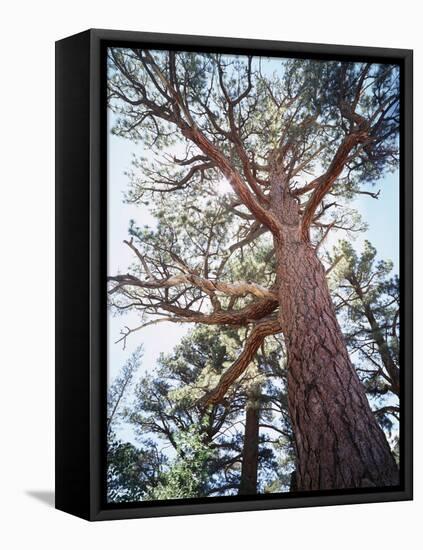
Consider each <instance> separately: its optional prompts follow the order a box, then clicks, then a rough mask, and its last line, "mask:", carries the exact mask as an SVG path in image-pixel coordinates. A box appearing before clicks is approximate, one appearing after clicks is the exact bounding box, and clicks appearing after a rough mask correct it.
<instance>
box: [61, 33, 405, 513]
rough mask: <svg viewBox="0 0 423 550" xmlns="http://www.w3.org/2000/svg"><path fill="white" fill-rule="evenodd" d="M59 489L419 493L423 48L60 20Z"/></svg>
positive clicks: (211, 501) (361, 498)
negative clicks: (416, 403) (97, 26)
mask: <svg viewBox="0 0 423 550" xmlns="http://www.w3.org/2000/svg"><path fill="white" fill-rule="evenodd" d="M56 121H57V122H56V214H57V216H56V219H57V223H56V242H57V246H56V258H57V271H56V289H57V291H56V292H57V299H56V308H57V315H56V327H57V328H56V348H57V355H56V506H57V508H59V509H61V510H64V511H66V512H70V513H72V514H75V515H78V516H81V517H83V518H86V519H89V520H104V519H117V518H134V517H147V516H165V515H175V514H198V513H205V512H207V513H210V512H225V511H241V510H265V509H270V508H286V507H299V506H315V505H333V504H348V503H365V502H381V501H394V500H408V499H411V498H412V52H411V51H409V50H393V49H381V48H365V47H353V46H329V45H321V44H295V43H286V42H268V41H257V40H240V39H231V38H211V37H199V36H181V35H162V34H148V33H135V32H134V33H133V32H119V31H105V30H90V31H86V32H84V33H81V34H78V35H75V36H72V37H69V38H66V39H64V40H61V41H59V42H57V44H56Z"/></svg>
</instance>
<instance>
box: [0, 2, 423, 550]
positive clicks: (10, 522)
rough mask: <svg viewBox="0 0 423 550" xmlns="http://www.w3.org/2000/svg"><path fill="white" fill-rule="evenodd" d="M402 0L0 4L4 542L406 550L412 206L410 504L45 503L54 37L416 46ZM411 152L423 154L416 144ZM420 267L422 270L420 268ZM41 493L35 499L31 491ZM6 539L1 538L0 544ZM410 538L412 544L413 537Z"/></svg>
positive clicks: (418, 93) (413, 523) (415, 31)
mask: <svg viewBox="0 0 423 550" xmlns="http://www.w3.org/2000/svg"><path fill="white" fill-rule="evenodd" d="M418 5H419V3H418V2H416V1H413V0H402V1H401V2H398V1H391V0H384V1H380V0H377V1H375V0H373V1H370V0H353V1H350V2H348V1H347V2H341V1H340V0H338V1H336V0H307V1H306V0H302V1H301V0H298V1H296V2H289V3H288V2H284V1H283V0H276V1H271V0H261V1H260V2H257V1H255V2H250V1H248V0H237V1H235V0H232V1H230V0H223V1H221V0H210V1H208V2H204V1H202V2H201V1H199V0H197V1H183V0H179V1H175V0H161V1H155V2H143V1H141V0H137V1H129V0H115V1H111V0H91V1H89V0H83V1H81V0H72V1H68V2H66V1H62V2H61V1H56V2H47V1H46V0H38V1H29V0H28V1H25V2H19V1H15V2H4V3H3V5H2V15H1V23H0V25H1V32H0V41H1V49H0V55H1V63H0V82H1V83H0V94H1V99H0V141H1V147H0V158H1V161H0V171H1V178H0V185H1V188H0V189H1V191H0V193H1V194H0V224H1V228H0V241H1V242H0V262H1V263H0V265H1V268H0V277H1V281H0V310H1V325H0V337H1V342H2V343H1V346H0V354H1V361H0V368H1V371H0V408H1V410H0V422H1V430H0V442H1V443H0V445H1V450H0V462H1V466H0V508H1V511H0V524H1V525H2V527H1V528H0V544H2V547H3V548H7V549H14V548H30V547H31V548H46V549H50V548H63V549H68V548H69V549H70V548H72V549H75V548H88V547H89V545H90V546H91V545H92V546H91V547H94V545H95V546H96V547H97V548H101V549H109V548H120V549H122V548H127V547H138V548H141V547H144V548H151V547H154V548H158V549H162V548H172V549H173V548H176V549H179V548H184V549H186V550H188V549H191V548H193V549H194V548H196V549H197V548H201V550H207V549H209V548H213V549H214V550H216V548H217V549H222V550H223V549H225V550H226V549H228V550H230V549H231V548H239V547H243V548H247V549H250V548H257V547H259V548H291V549H292V548H297V547H299V548H307V547H310V548H311V547H312V548H314V549H320V548H322V549H323V548H325V549H327V550H330V549H335V548H336V549H338V548H342V549H343V550H348V549H350V548H354V549H355V548H395V547H398V546H399V545H400V544H401V543H403V544H405V545H409V546H410V548H417V547H418V545H419V542H417V541H419V540H420V543H421V521H422V517H423V516H422V512H423V506H422V490H423V486H422V478H423V474H422V469H423V460H422V438H421V436H420V434H421V433H422V425H423V413H422V407H421V406H420V404H421V401H420V399H419V395H420V391H421V388H422V375H421V371H420V366H421V352H420V350H419V347H418V346H419V343H420V341H421V336H420V334H421V331H422V328H423V327H422V321H421V316H420V315H419V314H418V312H419V306H420V305H421V299H422V292H421V289H420V288H419V286H417V285H418V284H419V283H420V280H421V273H422V259H421V254H419V252H418V248H419V243H421V240H422V237H423V234H422V221H421V220H422V216H421V214H419V210H417V209H416V238H415V242H416V258H415V269H416V283H417V285H416V292H415V295H416V308H415V309H416V311H417V315H416V319H415V323H416V325H415V337H416V342H417V346H416V348H417V349H416V354H415V371H416V372H415V385H416V407H415V426H416V430H415V432H416V451H415V501H414V502H405V503H388V504H372V505H370V504H368V505H360V506H348V507H345V506H344V507H331V508H311V509H303V510H285V511H271V512H250V513H238V514H220V515H214V516H199V517H177V518H167V519H151V520H129V521H121V522H109V523H97V524H89V523H86V522H84V521H82V520H79V519H76V518H73V517H71V516H68V515H66V514H63V513H61V512H58V511H55V510H54V509H53V508H52V507H51V505H48V504H46V502H45V501H46V500H47V501H52V498H53V497H52V494H51V491H52V490H53V479H54V478H53V466H54V438H53V427H54V407H53V405H54V399H53V381H54V379H53V374H54V338H53V334H54V330H53V329H54V293H53V288H54V287H53V285H54V277H53V274H54V41H55V40H57V39H59V38H62V37H65V36H67V35H70V34H74V33H76V32H79V31H81V30H85V29H86V28H89V27H99V28H114V29H128V30H138V31H161V32H170V33H186V34H206V35H207V34H208V35H221V36H237V37H248V38H262V39H274V40H292V41H307V42H327V43H334V44H336V43H341V44H356V45H367V46H389V47H399V48H401V47H403V48H413V49H414V50H415V71H416V77H415V97H416V101H415V126H416V133H415V138H416V142H415V151H416V166H415V203H416V204H417V205H420V204H421V203H422V201H423V193H422V187H421V176H422V169H421V165H420V158H421V157H420V154H421V151H422V145H423V144H422V138H421V135H422V131H421V127H420V124H421V123H422V116H421V115H422V107H421V98H422V97H423V85H422V84H423V83H422V65H421V56H422V52H423V48H422V29H421V17H420V16H419V14H418V11H419V10H418ZM419 153H420V154H419ZM419 274H420V276H419ZM40 496H41V497H42V498H41V499H40ZM2 539H4V540H5V541H6V542H5V543H4V541H2ZM413 540H414V541H415V542H413Z"/></svg>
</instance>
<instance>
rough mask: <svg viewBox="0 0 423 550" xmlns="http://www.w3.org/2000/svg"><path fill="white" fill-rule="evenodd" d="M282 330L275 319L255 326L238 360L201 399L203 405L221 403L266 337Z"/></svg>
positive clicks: (264, 320) (265, 320) (272, 318)
mask: <svg viewBox="0 0 423 550" xmlns="http://www.w3.org/2000/svg"><path fill="white" fill-rule="evenodd" d="M281 330H282V329H281V326H280V323H279V321H278V320H277V319H276V318H274V317H270V318H268V319H263V320H262V321H260V322H259V323H257V324H256V325H254V328H253V330H252V332H251V334H250V335H249V336H248V338H247V340H246V342H245V345H244V349H243V350H242V352H241V354H240V355H239V357H238V359H237V360H236V361H235V362H234V363H233V364H232V365H231V366H230V367H229V368H228V369H227V370H226V371H225V372H224V374H223V375H222V377H221V378H220V380H219V383H218V384H217V386H216V387H215V388H214V389H213V390H211V391H210V392H209V393H207V394H206V395H205V396H204V397H203V398H202V399H201V404H202V405H203V406H208V405H212V404H217V403H220V402H221V401H222V399H223V398H224V396H225V394H226V392H227V391H228V389H229V388H230V386H231V385H232V384H233V383H234V382H235V381H236V380H237V379H238V378H239V377H240V376H241V374H242V373H243V372H245V370H246V369H247V367H248V365H249V364H250V363H251V361H252V359H253V358H254V356H255V354H256V353H257V351H258V349H259V348H260V346H261V345H262V344H263V342H264V339H265V338H266V336H269V335H271V334H278V333H279V332H281Z"/></svg>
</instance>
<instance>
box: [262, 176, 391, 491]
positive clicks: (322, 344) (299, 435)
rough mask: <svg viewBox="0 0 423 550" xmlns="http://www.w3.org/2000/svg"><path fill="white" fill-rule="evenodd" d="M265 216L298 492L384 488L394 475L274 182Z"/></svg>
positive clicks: (294, 220)
mask: <svg viewBox="0 0 423 550" xmlns="http://www.w3.org/2000/svg"><path fill="white" fill-rule="evenodd" d="M272 198H273V201H272V203H273V205H274V206H273V210H274V213H275V214H276V215H277V217H278V218H279V220H280V221H281V223H282V225H283V231H282V232H281V235H280V237H279V238H275V247H276V259H277V266H278V267H277V276H278V281H279V288H280V291H279V294H280V295H279V300H280V322H281V326H282V331H283V334H284V339H285V344H286V349H287V355H288V403H289V412H290V416H291V422H292V426H293V431H294V435H295V443H296V451H297V467H296V484H297V488H298V490H300V491H301V490H315V489H339V488H351V487H366V486H377V487H382V486H392V485H396V484H397V483H398V470H397V466H396V464H395V461H394V458H393V456H392V454H391V451H390V448H389V445H388V442H387V441H386V438H385V435H384V434H383V431H382V430H381V428H380V427H379V425H378V424H377V422H376V420H375V418H374V415H373V413H372V411H371V409H370V406H369V403H368V401H367V398H366V395H365V391H364V388H363V386H362V385H361V382H360V381H359V379H358V376H357V374H356V372H355V369H354V367H353V366H352V364H351V361H350V358H349V355H348V352H347V348H346V345H345V341H344V338H343V335H342V332H341V329H340V326H339V324H338V321H337V319H336V315H335V310H334V307H333V304H332V301H331V297H330V294H329V289H328V286H327V282H326V274H325V270H324V267H323V265H322V264H321V262H320V261H319V259H318V258H317V255H316V252H315V250H314V248H313V247H312V246H311V245H310V244H309V243H308V242H307V240H305V239H304V238H303V237H302V236H301V230H300V224H299V213H298V203H297V201H296V200H295V199H293V198H292V197H291V196H290V195H289V194H288V193H285V191H284V189H283V183H282V182H279V183H276V184H275V185H274V188H273V196H272Z"/></svg>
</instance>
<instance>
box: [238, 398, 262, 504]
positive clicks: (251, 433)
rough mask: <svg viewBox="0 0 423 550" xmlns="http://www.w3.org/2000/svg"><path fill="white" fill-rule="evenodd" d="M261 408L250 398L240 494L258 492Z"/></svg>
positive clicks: (247, 409)
mask: <svg viewBox="0 0 423 550" xmlns="http://www.w3.org/2000/svg"><path fill="white" fill-rule="evenodd" d="M259 419H260V410H259V407H258V401H257V400H249V402H247V406H246V413H245V435H244V447H243V450H242V468H241V481H240V484H239V491H238V494H239V495H255V494H257V469H258V454H259Z"/></svg>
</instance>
